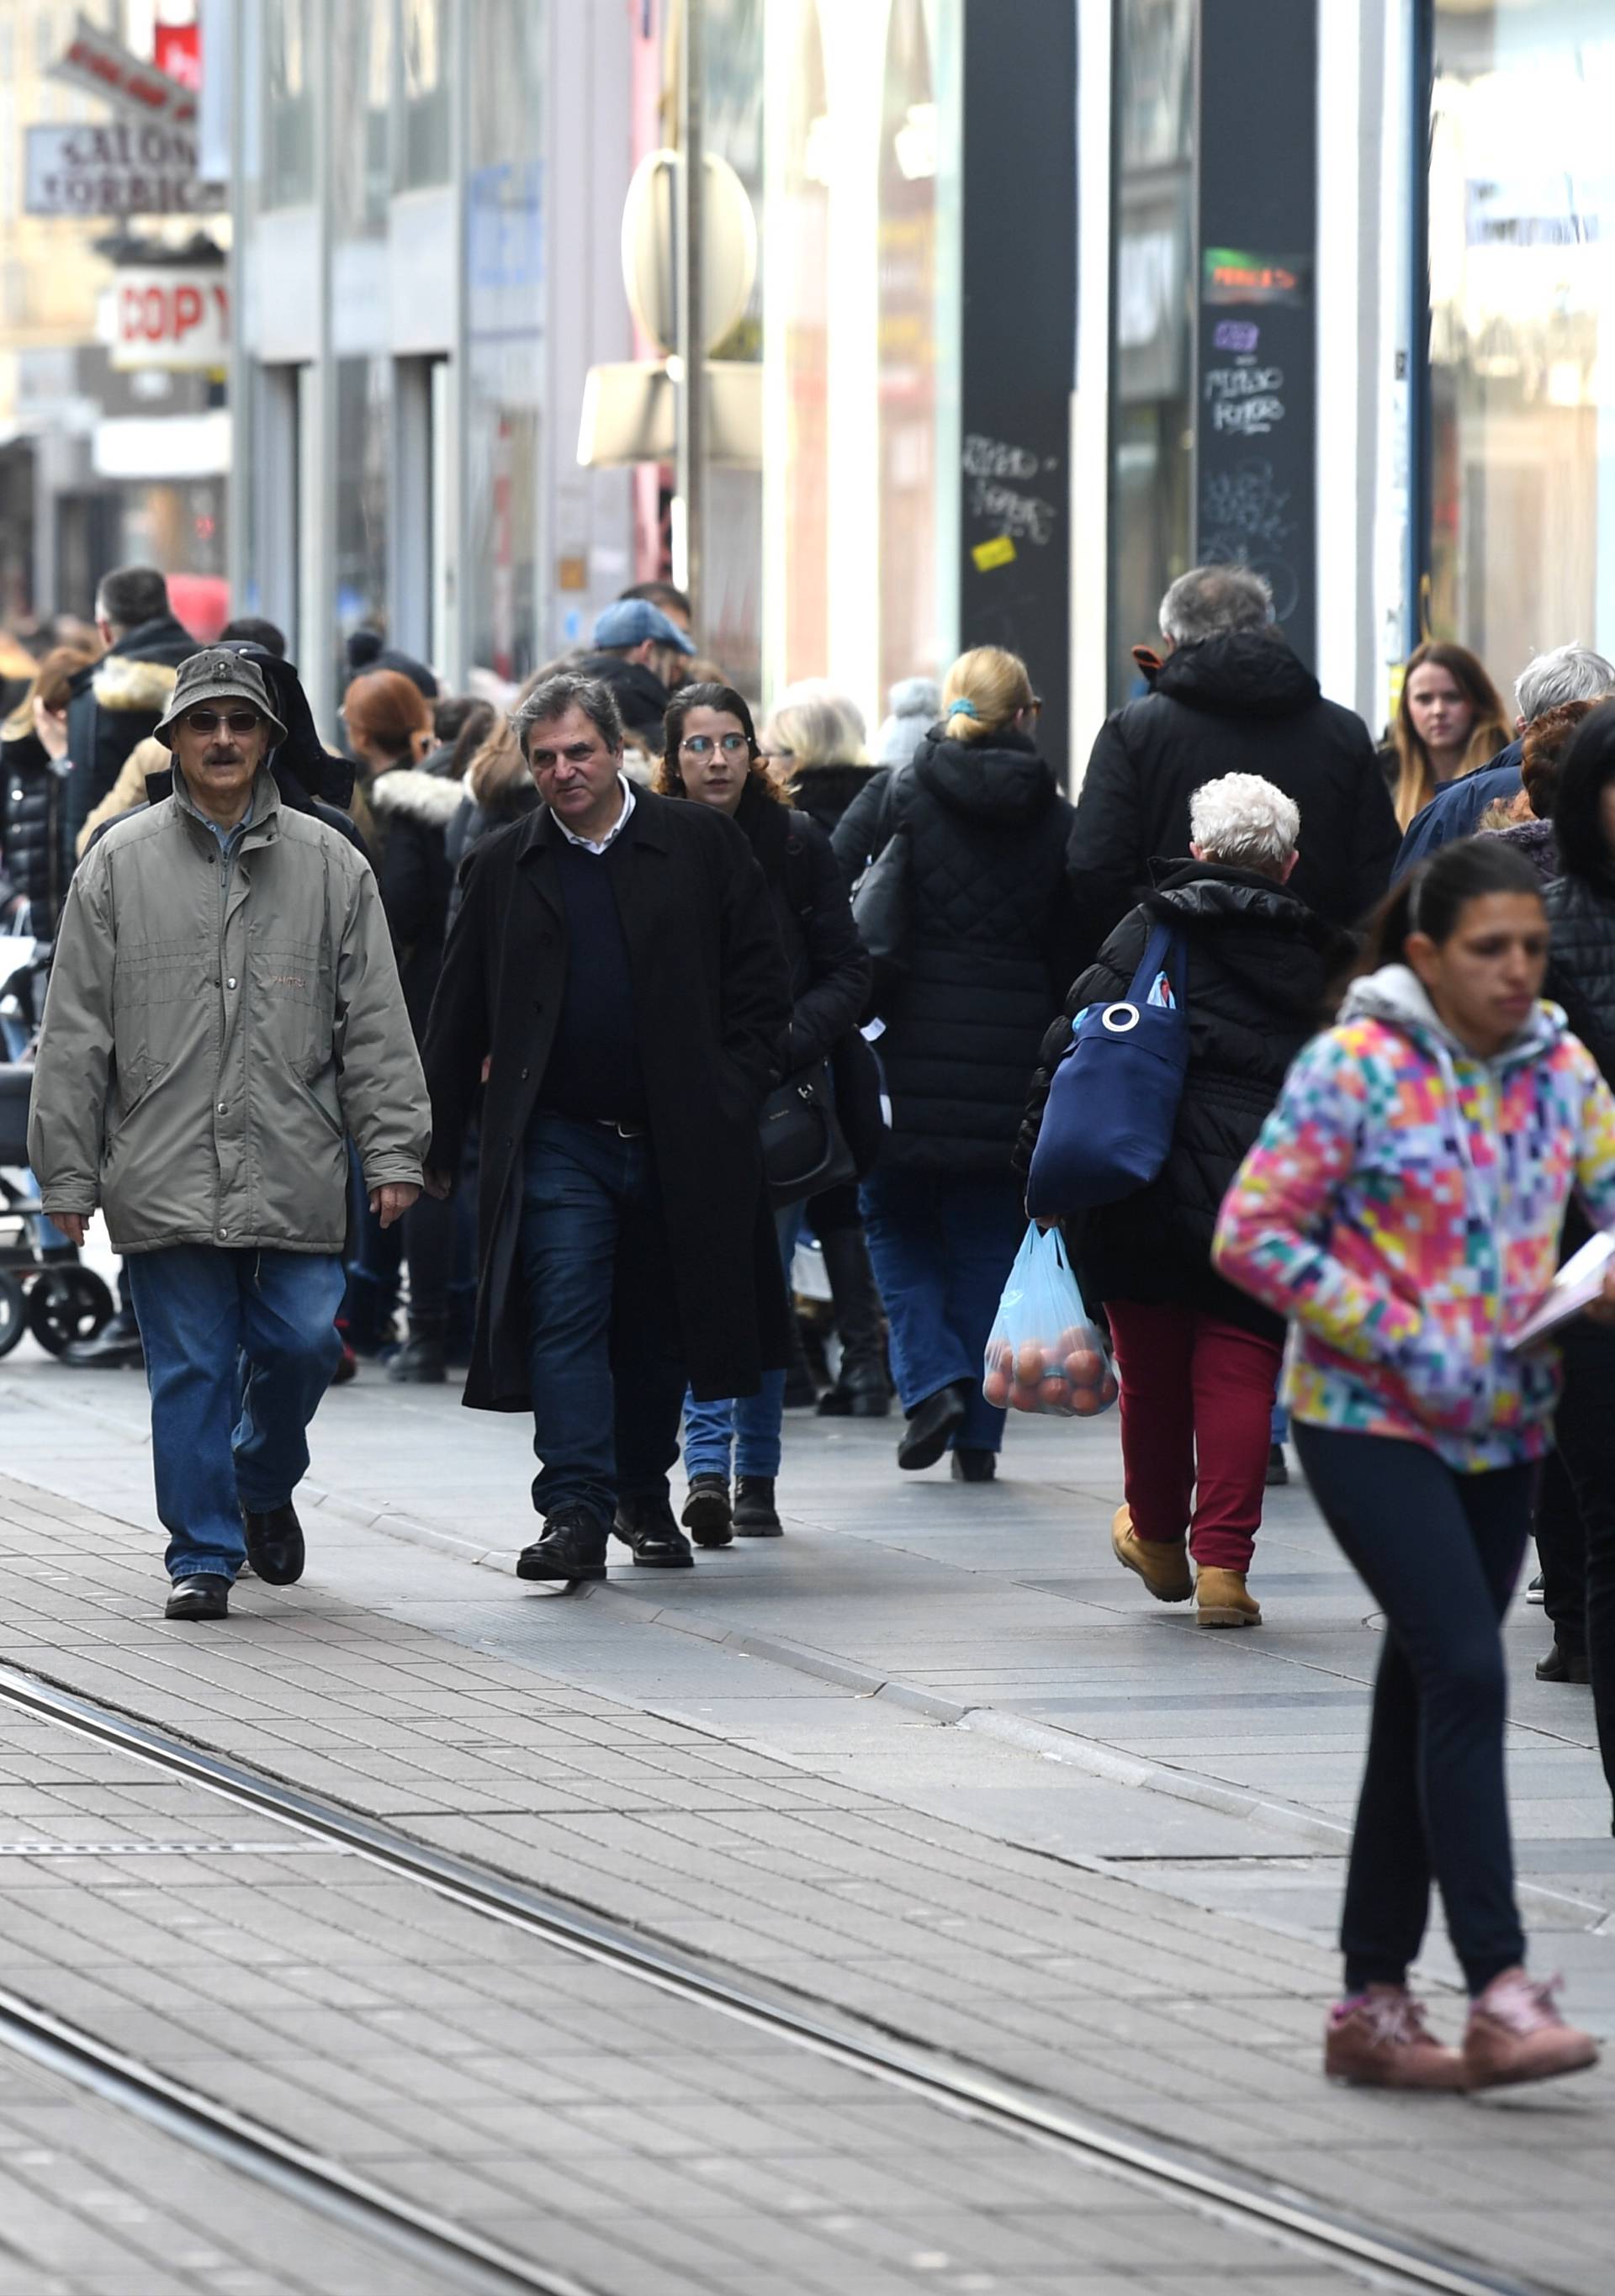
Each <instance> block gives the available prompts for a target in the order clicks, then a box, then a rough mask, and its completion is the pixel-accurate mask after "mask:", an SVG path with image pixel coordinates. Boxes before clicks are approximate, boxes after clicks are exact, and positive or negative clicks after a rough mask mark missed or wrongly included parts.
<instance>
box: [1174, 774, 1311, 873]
mask: <svg viewBox="0 0 1615 2296" xmlns="http://www.w3.org/2000/svg"><path fill="white" fill-rule="evenodd" d="M1300 833H1301V816H1300V808H1299V807H1298V806H1297V805H1296V803H1295V801H1294V799H1292V798H1287V797H1286V796H1285V795H1284V792H1283V790H1282V789H1275V787H1274V785H1273V783H1271V782H1265V781H1264V780H1263V779H1262V777H1261V775H1259V774H1225V775H1223V776H1222V778H1221V780H1220V781H1215V782H1203V783H1201V786H1200V788H1199V789H1197V790H1196V791H1195V792H1194V794H1193V797H1192V798H1191V799H1189V836H1190V839H1191V841H1192V842H1193V845H1194V846H1195V848H1196V849H1197V850H1198V851H1199V852H1200V854H1201V857H1202V858H1203V859H1205V860H1207V861H1221V862H1223V863H1224V864H1225V865H1226V866H1227V867H1228V868H1230V869H1259V870H1260V871H1261V872H1262V873H1263V874H1264V876H1269V877H1274V876H1277V874H1278V873H1279V872H1280V871H1281V870H1282V869H1283V866H1284V865H1285V863H1286V862H1287V861H1288V860H1289V858H1290V857H1291V854H1292V853H1293V852H1294V851H1295V849H1296V845H1297V842H1298V840H1299V837H1300Z"/></svg>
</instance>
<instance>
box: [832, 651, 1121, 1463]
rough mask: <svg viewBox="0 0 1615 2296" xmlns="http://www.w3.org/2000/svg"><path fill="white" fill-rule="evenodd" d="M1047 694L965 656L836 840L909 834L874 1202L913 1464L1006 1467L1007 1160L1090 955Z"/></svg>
mask: <svg viewBox="0 0 1615 2296" xmlns="http://www.w3.org/2000/svg"><path fill="white" fill-rule="evenodd" d="M1038 706H1039V705H1038V702H1037V695H1036V694H1035V693H1033V691H1032V686H1031V681H1030V679H1029V676H1027V670H1026V664H1025V663H1024V662H1023V661H1021V660H1019V659H1018V658H1017V657H1016V656H1015V655H1014V654H1012V653H1005V652H1003V651H1001V649H1000V648H998V647H996V646H978V647H976V648H975V649H974V650H973V651H972V652H970V653H966V654H963V655H961V656H960V658H959V660H957V661H956V662H955V664H954V666H953V668H951V669H950V670H949V671H948V674H947V682H946V684H945V685H944V686H943V689H942V722H941V724H940V725H939V726H936V727H934V728H933V729H932V731H931V732H930V733H929V734H926V735H925V737H924V739H923V740H922V742H921V743H920V747H919V749H918V750H917V752H916V754H915V757H914V763H913V764H912V765H909V766H906V767H903V768H902V769H901V770H900V771H898V772H895V773H891V774H886V775H881V777H880V778H879V779H878V780H877V781H875V782H873V783H871V784H870V785H869V786H868V787H867V788H866V789H865V790H864V791H862V793H861V794H860V795H859V796H858V797H857V798H856V799H854V801H853V803H852V805H851V806H850V807H849V808H848V811H847V813H846V814H845V816H843V817H842V820H841V823H840V826H839V827H838V829H837V830H836V832H835V836H834V840H833V842H834V846H835V851H836V857H837V859H838V860H839V861H840V864H841V865H842V867H843V869H844V870H846V872H847V873H848V876H849V877H853V878H856V877H857V876H858V875H859V874H860V873H861V872H862V871H863V869H864V868H865V865H867V863H868V862H869V861H871V860H872V859H873V858H874V857H876V856H877V855H878V854H880V853H881V852H882V851H883V850H884V849H885V847H886V845H887V844H888V842H889V840H890V839H891V838H892V837H893V836H894V835H897V834H899V833H900V834H902V835H903V836H904V837H905V838H906V840H907V846H908V857H907V863H906V872H905V874H906V908H907V918H908V923H907V934H906V947H905V950H904V955H903V962H902V965H901V971H900V978H898V979H896V980H892V981H889V982H888V983H886V984H884V985H882V984H881V982H879V981H878V980H877V984H876V1002H877V1006H878V1009H879V1012H880V1016H881V1020H882V1021H884V1023H885V1029H884V1033H883V1034H882V1035H881V1037H880V1039H879V1041H878V1043H877V1044H876V1046H875V1051H876V1053H877V1054H878V1055H879V1058H880V1061H881V1068H882V1070H883V1071H884V1076H885V1084H886V1093H887V1097H888V1099H889V1103H890V1109H891V1128H890V1131H889V1134H888V1136H887V1139H886V1143H885V1145H884V1147H883V1149H882V1151H881V1158H880V1160H879V1162H878V1163H877V1164H876V1166H875V1168H874V1169H873V1172H872V1173H871V1174H870V1175H869V1177H868V1178H867V1180H866V1181H865V1185H864V1214H865V1221H866V1223H867V1227H868V1234H869V1250H870V1256H871V1258H872V1259H873V1262H874V1270H875V1275H876V1278H877V1280H878V1282H879V1283H880V1286H881V1295H882V1297H883V1298H884V1300H885V1302H886V1312H887V1316H888V1317H889V1322H890V1326H891V1352H892V1368H893V1371H894V1373H895V1374H896V1377H897V1382H898V1394H899V1397H900V1398H901V1400H902V1404H903V1408H904V1411H905V1412H906V1414H907V1417H908V1424H907V1427H906V1430H905V1431H904V1435H903V1439H902V1440H901V1442H900V1443H899V1444H898V1465H899V1466H902V1467H909V1468H920V1467H929V1466H932V1465H934V1464H935V1463H936V1462H937V1461H938V1460H939V1458H940V1457H941V1456H942V1455H943V1453H944V1451H946V1450H947V1449H949V1448H951V1449H952V1450H953V1454H954V1460H953V1471H954V1473H955V1476H957V1477H959V1478H960V1479H962V1480H964V1481H979V1482H986V1481H988V1480H990V1478H991V1476H992V1474H993V1472H994V1462H995V1460H996V1456H997V1453H998V1450H999V1447H1000V1446H1001V1445H1002V1443H1003V1440H1004V1414H1003V1412H1002V1411H997V1410H995V1409H994V1408H993V1407H992V1406H991V1405H990V1404H988V1403H987V1402H986V1401H985V1400H984V1399H983V1397H982V1394H981V1358H982V1354H983V1351H984V1350H985V1349H986V1345H987V1339H988V1329H989V1326H990V1324H991V1322H992V1317H993V1311H994V1309H995V1308H996V1306H997V1304H998V1294H999V1292H1000V1291H1001V1289H1002V1288H1003V1283H1004V1276H1005V1275H1007V1273H1008V1271H1009V1267H1010V1263H1011V1261H1012V1259H1014V1256H1015V1250H1016V1246H1017V1245H1018V1243H1019V1242H1020V1240H1021V1229H1022V1225H1023V1221H1022V1215H1021V1192H1020V1188H1019V1185H1017V1183H1016V1180H1015V1177H1014V1174H1013V1172H1012V1169H1011V1164H1010V1158H1011V1154H1012V1150H1013V1148H1014V1144H1015V1134H1016V1129H1017V1127H1018V1126H1019V1124H1020V1121H1021V1111H1022V1109H1023V1108H1024V1106H1025V1103H1026V1087H1027V1079H1028V1078H1029V1076H1030V1075H1031V1073H1032V1070H1033V1069H1034V1068H1035V1067H1036V1065H1037V1048H1038V1046H1039V1044H1040V1042H1041V1041H1042V1037H1043V1031H1044V1028H1045V1024H1046V1022H1047V1020H1048V1015H1049V1011H1050V1008H1051V1006H1052V1005H1054V1004H1055V1003H1056V1002H1057V1001H1058V999H1059V997H1060V996H1061V995H1062V992H1063V990H1064V987H1065V984H1066V982H1067V981H1068V980H1070V977H1071V972H1072V970H1073V968H1074V962H1075V958H1074V951H1075V947H1076V936H1075V932H1074V931H1073V918H1072V914H1071V900H1070V891H1069V888H1068V880H1067V855H1066V848H1067V843H1068V840H1069V839H1070V831H1071V821H1072V813H1071V808H1070V806H1069V805H1068V804H1067V802H1066V800H1065V799H1064V798H1063V797H1062V795H1061V794H1060V791H1059V789H1058V787H1057V786H1056V783H1055V780H1054V776H1053V773H1052V772H1051V770H1050V768H1049V767H1048V766H1047V765H1045V762H1044V760H1043V758H1041V757H1039V755H1038V754H1037V744H1036V742H1035V740H1034V738H1033V737H1034V734H1035V731H1036V728H1037V712H1038Z"/></svg>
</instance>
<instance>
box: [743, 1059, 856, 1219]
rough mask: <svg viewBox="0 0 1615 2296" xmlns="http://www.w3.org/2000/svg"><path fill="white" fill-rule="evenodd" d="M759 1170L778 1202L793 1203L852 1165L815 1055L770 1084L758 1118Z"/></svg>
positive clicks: (843, 1175) (844, 1176)
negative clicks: (811, 1061) (805, 1066)
mask: <svg viewBox="0 0 1615 2296" xmlns="http://www.w3.org/2000/svg"><path fill="white" fill-rule="evenodd" d="M758 1130H759V1131H760V1133H761V1135H762V1143H763V1174H764V1177H765V1178H766V1179H767V1183H768V1193H769V1194H770V1195H771V1196H772V1197H773V1199H774V1201H775V1206H776V1207H778V1208H782V1209H783V1206H785V1205H786V1204H799V1203H800V1202H801V1201H803V1199H804V1198H805V1197H807V1196H816V1195H817V1194H818V1193H819V1192H820V1190H821V1189H823V1188H834V1187H839V1186H840V1183H841V1182H842V1181H843V1180H850V1179H851V1178H852V1177H854V1175H855V1173H856V1170H857V1166H856V1165H855V1164H854V1162H853V1155H852V1151H851V1149H850V1148H849V1147H848V1145H847V1142H846V1138H845V1136H844V1135H843V1134H842V1131H841V1128H840V1125H839V1124H838V1123H837V1121H836V1113H835V1095H833V1093H832V1091H831V1088H830V1073H829V1068H828V1065H827V1063H826V1062H824V1061H819V1062H816V1063H815V1065H814V1066H813V1067H812V1068H810V1069H803V1070H801V1071H800V1073H799V1075H797V1076H793V1077H787V1078H785V1081H784V1083H783V1084H781V1085H776V1086H775V1088H774V1090H773V1091H772V1092H771V1093H770V1094H769V1095H768V1097H767V1100H766V1101H765V1102H764V1103H763V1112H762V1116H761V1118H760V1119H758Z"/></svg>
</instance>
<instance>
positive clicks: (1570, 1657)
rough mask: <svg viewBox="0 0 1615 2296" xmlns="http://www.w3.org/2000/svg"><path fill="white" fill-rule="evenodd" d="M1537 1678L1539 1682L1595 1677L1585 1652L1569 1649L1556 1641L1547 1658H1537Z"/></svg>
mask: <svg viewBox="0 0 1615 2296" xmlns="http://www.w3.org/2000/svg"><path fill="white" fill-rule="evenodd" d="M1592 1679H1593V1677H1592V1673H1591V1670H1590V1669H1589V1668H1588V1666H1587V1661H1586V1652H1579V1653H1578V1652H1572V1651H1568V1650H1566V1649H1565V1648H1564V1646H1563V1644H1561V1643H1555V1644H1554V1647H1553V1649H1552V1650H1551V1651H1549V1652H1548V1654H1547V1656H1546V1657H1545V1658H1539V1659H1538V1660H1537V1681H1538V1682H1591V1680H1592Z"/></svg>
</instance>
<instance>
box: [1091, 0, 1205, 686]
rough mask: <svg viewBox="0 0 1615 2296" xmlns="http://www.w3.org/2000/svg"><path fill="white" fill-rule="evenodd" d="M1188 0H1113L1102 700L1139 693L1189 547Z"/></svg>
mask: <svg viewBox="0 0 1615 2296" xmlns="http://www.w3.org/2000/svg"><path fill="white" fill-rule="evenodd" d="M1195 23H1196V0H1118V4H1117V8H1116V18H1115V79H1116V106H1115V121H1116V125H1115V152H1116V160H1115V165H1116V179H1115V198H1114V216H1115V241H1114V253H1113V256H1112V263H1113V266H1114V269H1113V274H1112V282H1111V290H1112V292H1111V302H1112V310H1113V313H1114V321H1113V324H1114V350H1113V355H1112V356H1113V371H1112V382H1111V514H1110V521H1109V524H1110V535H1111V569H1110V617H1109V623H1110V673H1109V688H1110V701H1111V707H1112V708H1115V707H1116V706H1118V705H1119V703H1121V702H1123V701H1127V699H1128V698H1129V696H1130V695H1132V694H1133V693H1135V692H1136V691H1137V690H1138V683H1139V680H1138V671H1137V668H1136V667H1135V664H1134V661H1133V658H1132V649H1133V647H1134V646H1135V645H1139V644H1152V643H1153V642H1154V641H1155V638H1156V631H1157V613H1158V609H1159V607H1160V600H1161V596H1162V594H1163V592H1164V591H1165V590H1166V588H1167V586H1168V584H1169V583H1170V582H1172V581H1173V580H1175V579H1176V577H1177V576H1178V575H1179V574H1181V573H1183V572H1184V571H1185V570H1186V568H1187V566H1188V564H1189V556H1190V552H1191V551H1192V549H1193V496H1192V490H1191V476H1192V471H1193V406H1192V404H1191V400H1190V389H1191V357H1190V325H1191V310H1192V300H1193V278H1194V240H1193V168H1194V102H1193V89H1194V35H1195Z"/></svg>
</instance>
